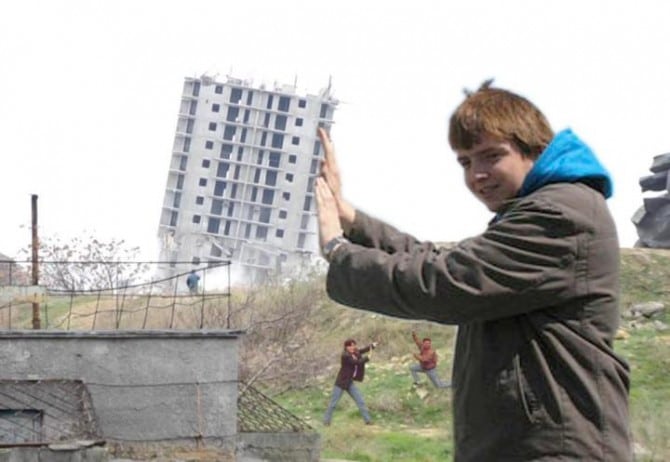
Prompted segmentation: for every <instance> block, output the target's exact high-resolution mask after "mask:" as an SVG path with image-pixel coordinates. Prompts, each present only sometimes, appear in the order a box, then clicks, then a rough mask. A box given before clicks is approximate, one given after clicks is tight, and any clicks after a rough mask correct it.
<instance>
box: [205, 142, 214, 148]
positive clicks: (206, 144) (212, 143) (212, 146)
mask: <svg viewBox="0 0 670 462" xmlns="http://www.w3.org/2000/svg"><path fill="white" fill-rule="evenodd" d="M212 148H214V141H205V149H212Z"/></svg>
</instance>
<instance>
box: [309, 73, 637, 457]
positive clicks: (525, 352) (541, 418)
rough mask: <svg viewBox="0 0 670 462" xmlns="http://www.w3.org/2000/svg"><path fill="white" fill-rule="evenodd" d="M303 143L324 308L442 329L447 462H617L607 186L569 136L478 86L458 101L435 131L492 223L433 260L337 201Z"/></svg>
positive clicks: (417, 245)
mask: <svg viewBox="0 0 670 462" xmlns="http://www.w3.org/2000/svg"><path fill="white" fill-rule="evenodd" d="M318 134H319V137H320V139H321V142H322V144H323V146H324V150H325V159H324V162H323V164H322V170H321V175H320V177H318V178H317V180H316V188H315V193H316V202H317V207H318V220H319V233H320V242H321V245H322V253H323V255H324V257H325V258H326V260H327V261H328V262H329V268H328V273H327V278H326V286H327V291H328V294H329V296H330V297H331V298H332V299H333V300H335V301H336V302H338V303H341V304H344V305H348V306H351V307H355V308H358V309H365V310H368V311H373V312H377V313H382V314H385V315H390V316H396V317H399V318H406V319H413V320H418V319H421V320H428V321H432V322H437V323H441V324H451V325H457V326H458V333H457V338H456V345H455V350H454V364H453V371H452V384H453V395H452V399H453V406H452V408H453V425H454V451H455V454H454V460H455V461H456V462H470V461H473V462H474V461H477V462H479V461H498V462H503V461H539V460H546V461H549V460H565V461H568V460H584V461H586V460H588V461H590V462H595V461H601V462H619V461H621V462H624V461H625V462H629V461H631V460H632V458H633V457H632V448H631V432H630V424H629V412H628V394H629V385H630V370H629V366H628V364H627V363H626V362H625V361H624V360H623V359H622V358H621V357H619V356H618V355H617V354H616V353H615V352H614V346H613V343H614V336H615V333H616V330H617V327H618V322H619V242H618V238H617V232H616V227H615V224H614V221H613V219H612V216H611V214H610V212H609V210H608V207H607V203H606V199H607V198H609V197H610V196H611V194H612V180H611V177H610V175H609V173H608V172H607V171H606V169H605V168H604V167H603V166H602V164H601V163H600V162H599V161H598V159H597V157H596V156H595V154H594V153H593V151H592V150H591V149H590V147H589V146H587V145H586V143H584V142H583V141H582V140H581V139H580V138H579V137H577V135H576V134H575V133H573V132H572V130H570V129H565V130H562V131H560V132H558V133H554V132H553V131H552V129H551V127H550V126H549V123H548V122H547V120H546V118H545V116H544V114H542V112H541V111H540V110H539V109H538V108H537V107H536V106H535V105H534V104H532V103H531V102H530V101H529V100H527V99H526V98H524V97H523V96H520V95H518V94H516V93H513V92H510V91H508V90H505V89H501V88H494V87H492V86H491V81H488V82H485V83H484V84H483V85H482V86H481V87H480V88H479V89H478V90H477V91H475V92H470V93H467V94H466V97H465V99H464V101H463V102H462V103H461V104H460V105H459V106H458V107H457V108H456V110H455V111H454V112H453V114H452V116H451V118H450V120H449V144H450V145H451V148H452V149H453V150H454V151H455V154H456V156H455V157H456V160H457V162H458V164H459V165H460V167H461V169H462V171H463V178H464V180H465V185H466V186H467V188H468V189H469V190H470V192H471V193H472V194H473V195H474V196H475V197H476V198H477V199H479V200H480V201H481V202H482V203H483V204H484V205H485V206H486V208H487V209H488V210H489V211H490V212H491V213H492V214H493V217H492V219H491V220H490V222H489V224H488V226H487V227H486V229H485V230H484V231H483V232H482V233H481V234H479V235H476V236H474V237H471V238H469V239H465V240H463V241H461V242H460V243H458V244H457V245H455V246H454V247H452V248H449V249H446V248H440V247H437V246H435V245H434V244H433V243H431V242H422V241H420V240H418V239H416V238H415V237H413V236H411V235H409V234H407V233H403V232H401V231H400V230H398V229H396V228H395V227H393V226H391V225H388V224H386V223H384V222H383V221H380V220H378V219H376V218H373V217H372V216H370V215H368V214H366V213H364V212H362V211H361V210H358V209H355V208H354V207H353V206H352V205H351V204H350V203H349V202H348V201H346V200H344V198H343V195H342V187H341V179H340V174H339V170H338V169H337V163H336V161H335V155H334V149H333V145H332V142H331V141H330V138H329V136H328V134H327V133H326V132H325V131H324V130H323V129H319V131H318ZM373 135H376V136H380V137H381V136H382V135H381V134H373ZM382 167H383V166H382ZM427 168H429V167H427ZM380 193H382V194H383V191H381V192H380ZM407 194H411V190H408V192H407ZM456 200H458V198H456V197H445V198H442V199H439V200H438V201H437V202H436V203H429V198H426V197H421V198H419V199H417V206H423V207H425V210H426V212H427V213H442V210H443V208H444V202H445V201H456ZM438 234H439V233H438Z"/></svg>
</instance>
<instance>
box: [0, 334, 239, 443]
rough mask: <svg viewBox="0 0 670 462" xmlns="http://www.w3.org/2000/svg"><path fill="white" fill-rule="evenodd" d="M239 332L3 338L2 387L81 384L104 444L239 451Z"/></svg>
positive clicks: (0, 342) (0, 349) (0, 344)
mask: <svg viewBox="0 0 670 462" xmlns="http://www.w3.org/2000/svg"><path fill="white" fill-rule="evenodd" d="M240 335H241V332H239V331H98V332H72V331H0V379H11V380H42V379H79V380H82V381H83V382H84V383H85V384H86V385H87V386H88V389H89V391H90V394H91V399H92V402H93V407H94V412H95V414H96V417H97V421H98V426H99V428H100V431H101V433H102V435H101V436H102V438H104V439H106V440H108V441H110V440H111V441H114V440H115V441H118V442H120V443H122V444H124V445H125V444H128V445H132V444H133V442H147V441H155V442H160V443H162V444H170V443H175V444H183V443H184V442H194V441H196V439H202V440H203V441H208V442H209V443H210V444H212V443H213V444H216V445H221V446H233V445H234V444H235V439H236V434H237V380H238V377H237V354H238V339H239V336H240Z"/></svg>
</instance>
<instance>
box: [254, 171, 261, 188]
mask: <svg viewBox="0 0 670 462" xmlns="http://www.w3.org/2000/svg"><path fill="white" fill-rule="evenodd" d="M260 182H261V169H260V168H257V169H256V172H254V183H256V184H258V183H260Z"/></svg>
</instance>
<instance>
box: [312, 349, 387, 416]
mask: <svg viewBox="0 0 670 462" xmlns="http://www.w3.org/2000/svg"><path fill="white" fill-rule="evenodd" d="M376 347H377V343H376V342H372V343H371V344H369V345H368V346H366V347H364V348H361V349H360V350H359V349H358V347H357V346H356V340H354V339H351V338H350V339H347V340H345V341H344V350H343V351H342V354H341V355H340V370H339V372H338V373H337V378H336V379H335V385H334V386H333V391H332V393H331V397H330V402H329V403H328V408H327V409H326V414H325V416H324V417H323V424H324V425H330V422H331V420H332V418H333V411H334V410H335V406H337V403H338V402H339V401H340V398H341V397H342V394H343V393H344V392H347V393H348V394H349V396H351V398H352V399H353V400H354V402H355V403H356V406H358V410H359V411H360V413H361V416H363V420H364V421H365V423H366V424H367V425H371V424H372V419H371V418H370V413H369V412H368V408H367V407H366V406H365V400H364V399H363V395H362V394H361V392H360V390H359V389H358V387H357V386H356V384H355V383H354V382H362V381H363V379H364V377H365V363H367V362H368V361H369V360H370V357H369V356H364V354H365V353H367V352H368V351H371V350H373V349H374V348H376Z"/></svg>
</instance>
